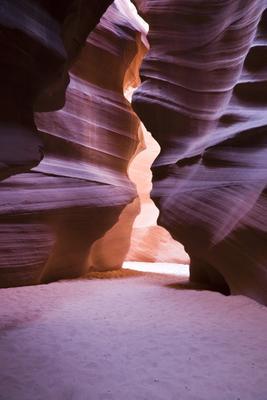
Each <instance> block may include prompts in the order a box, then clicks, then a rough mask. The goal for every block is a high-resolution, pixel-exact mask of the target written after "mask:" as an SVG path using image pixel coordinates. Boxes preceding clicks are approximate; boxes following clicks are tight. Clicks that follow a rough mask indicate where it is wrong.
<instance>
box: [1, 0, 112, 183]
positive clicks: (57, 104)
mask: <svg viewBox="0 0 267 400" xmlns="http://www.w3.org/2000/svg"><path fill="white" fill-rule="evenodd" d="M111 2H112V0H101V1H97V0H95V1H93V2H90V4H89V3H88V2H86V1H77V0H66V1H61V0H60V1H59V2H51V1H44V0H37V1H33V0H12V1H8V0H1V1H0V8H1V13H0V43H1V49H2V54H3V56H2V58H1V62H0V71H1V95H0V121H1V124H0V180H2V179H5V178H6V177H8V176H11V175H13V174H16V173H19V172H24V171H27V170H30V169H31V168H32V167H34V166H36V165H37V164H39V162H40V161H41V159H42V157H43V144H42V141H41V138H40V135H38V134H37V129H36V126H35V123H34V119H33V108H34V107H37V108H40V107H41V108H42V107H43V106H44V104H45V107H46V109H50V110H51V109H55V108H61V107H62V106H63V104H64V93H65V90H66V85H67V83H68V76H67V70H68V68H69V66H70V65H71V63H72V62H73V60H74V58H75V56H76V55H77V53H78V51H79V50H80V47H81V46H82V44H83V43H84V41H85V39H86V37H87V35H88V33H89V32H90V30H92V29H93V28H94V27H95V25H96V24H97V23H98V21H99V19H100V17H101V15H102V14H103V12H104V11H105V10H106V8H107V7H108V6H109V5H110V4H111ZM59 82H60V83H59ZM55 88H57V89H56V90H55ZM59 88H60V89H59ZM52 103H53V104H52ZM34 104H36V105H35V106H34Z"/></svg>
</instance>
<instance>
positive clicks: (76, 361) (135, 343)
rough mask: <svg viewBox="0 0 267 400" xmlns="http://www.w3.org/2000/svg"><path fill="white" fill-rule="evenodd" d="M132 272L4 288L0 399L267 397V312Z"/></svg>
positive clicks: (180, 280)
mask: <svg viewBox="0 0 267 400" xmlns="http://www.w3.org/2000/svg"><path fill="white" fill-rule="evenodd" d="M185 280H186V278H185V277H184V276H181V277H179V276H174V275H159V274H155V273H143V272H137V271H130V270H122V271H118V272H114V273H107V274H106V275H105V274H103V273H102V274H100V273H95V274H94V275H93V276H91V277H90V278H88V279H80V280H73V281H61V282H57V283H52V284H49V285H41V286H32V287H21V288H10V289H1V290H0V302H1V311H0V317H1V319H0V321H1V322H0V363H1V370H0V399H1V400H135V399H136V400H267V308H265V307H264V306H262V305H260V304H257V303H256V302H254V301H253V300H250V299H248V298H246V297H243V296H235V297H234V296H233V297H225V296H223V295H221V294H219V293H215V292H210V291H207V290H193V289H192V288H190V287H189V286H188V285H187V283H186V282H185Z"/></svg>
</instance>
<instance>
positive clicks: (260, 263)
mask: <svg viewBox="0 0 267 400" xmlns="http://www.w3.org/2000/svg"><path fill="white" fill-rule="evenodd" d="M196 3H198V4H196ZM135 4H136V5H137V7H138V8H139V11H140V13H141V15H142V16H143V17H144V19H145V20H146V21H147V22H148V23H149V26H150V30H149V35H148V40H149V43H150V46H151V49H150V51H149V53H148V55H147V57H146V58H145V60H144V62H143V64H142V68H141V78H142V81H143V83H142V85H141V87H140V88H139V89H138V90H137V91H136V92H135V94H134V98H133V105H134V109H135V110H136V112H137V113H138V115H139V116H140V118H141V120H142V121H143V122H144V124H145V125H146V127H147V129H148V130H149V131H150V132H151V133H152V134H153V136H154V137H155V139H156V140H157V141H158V142H159V144H160V146H161V153H160V155H159V156H158V157H157V159H156V161H155V162H154V165H153V176H154V185H153V199H154V200H155V202H156V204H157V206H158V207H159V209H160V216H159V223H160V224H161V225H162V226H164V227H165V228H167V229H168V230H169V232H171V234H172V236H173V237H174V238H175V239H177V240H179V241H180V242H181V243H183V244H184V245H185V249H186V251H187V252H188V253H189V255H190V257H191V260H192V261H191V279H192V280H201V281H209V282H210V283H212V284H213V285H214V286H217V287H219V288H224V289H225V290H226V291H227V290H228V286H229V288H230V290H231V293H234V294H245V295H248V296H251V297H253V298H255V299H257V300H259V301H262V302H267V292H266V284H267V264H266V259H267V253H266V251H267V247H266V190H265V188H266V178H267V176H266V175H267V174H266V129H267V128H266V122H267V119H266V99H267V95H266V78H267V68H266V67H267V64H266V60H267V59H266V48H267V47H266V39H267V38H266V34H267V30H266V11H265V12H264V13H263V11H264V8H265V6H266V3H265V1H258V0H252V1H251V0H250V1H247V0H246V1H233V0H224V1H220V2H217V1H206V0H204V1H201V2H196V1H185V0H181V1H177V0H164V1H163V0H158V1H153V0H136V1H135ZM261 18H262V19H261ZM260 19H261V21H260Z"/></svg>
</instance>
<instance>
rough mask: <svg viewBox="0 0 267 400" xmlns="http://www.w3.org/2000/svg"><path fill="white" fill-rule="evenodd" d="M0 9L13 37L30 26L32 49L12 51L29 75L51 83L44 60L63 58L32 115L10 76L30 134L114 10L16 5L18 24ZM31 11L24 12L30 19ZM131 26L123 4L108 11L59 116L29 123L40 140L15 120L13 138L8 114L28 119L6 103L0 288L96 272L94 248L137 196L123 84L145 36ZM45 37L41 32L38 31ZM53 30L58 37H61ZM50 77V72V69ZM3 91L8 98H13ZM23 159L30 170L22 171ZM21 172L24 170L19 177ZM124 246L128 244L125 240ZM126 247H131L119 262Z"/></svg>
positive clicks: (131, 120) (133, 123) (132, 128)
mask: <svg viewBox="0 0 267 400" xmlns="http://www.w3.org/2000/svg"><path fill="white" fill-rule="evenodd" d="M4 3H5V8H4V10H5V9H7V15H11V17H12V18H11V17H10V18H11V19H12V23H13V24H14V26H15V27H16V29H17V31H18V33H17V34H20V33H21V32H22V31H23V27H22V26H20V20H21V21H22V20H23V16H25V18H26V17H27V18H30V19H31V21H29V24H28V25H27V26H28V28H29V27H30V28H29V29H32V30H33V31H32V30H29V31H27V32H26V33H27V35H28V36H27V38H28V37H29V40H30V43H28V42H27V40H26V39H25V38H24V36H23V35H21V41H22V44H21V46H18V48H19V49H18V51H22V52H23V51H24V47H23V46H24V45H25V46H26V47H27V51H28V58H32V62H33V63H34V65H33V66H32V68H33V69H34V72H38V73H39V69H38V66H36V65H35V64H36V63H37V61H38V62H39V63H40V68H41V67H42V68H43V70H44V73H47V74H48V75H49V70H47V65H49V63H50V61H51V63H52V61H53V58H51V55H50V51H52V50H53V51H54V50H55V49H54V47H55V46H58V47H56V49H58V48H60V49H61V50H62V58H60V60H59V61H60V62H59V66H60V68H59V69H58V70H56V71H55V74H56V73H57V74H58V76H59V79H58V80H57V79H56V78H57V76H53V77H52V76H51V77H50V76H49V82H48V81H43V80H41V82H42V85H43V88H42V89H43V90H39V88H38V90H36V93H35V96H34V97H31V101H30V102H29V103H30V105H29V104H28V102H27V101H26V100H25V98H24V96H23V95H21V96H18V95H17V93H18V91H19V90H20V83H21V81H22V76H20V75H18V74H16V73H15V72H16V70H17V69H18V66H17V65H16V64H14V68H13V71H10V77H11V78H12V79H13V77H14V79H17V81H16V82H15V83H14V86H15V85H17V87H16V91H14V92H12V91H11V92H10V94H12V96H11V100H10V104H11V102H13V101H15V100H16V99H17V98H18V99H21V104H22V103H23V102H24V101H25V106H26V105H27V107H28V106H29V109H30V113H31V122H30V123H31V126H33V127H34V123H33V119H32V112H33V108H34V109H36V110H39V111H44V110H45V111H49V110H53V109H55V108H58V107H60V106H61V102H62V101H64V91H65V89H64V87H66V81H67V78H66V76H67V74H66V72H67V70H68V68H69V66H70V65H71V63H73V61H74V58H75V57H76V55H77V54H78V51H79V50H80V47H81V44H82V42H83V41H84V40H85V39H86V37H87V35H88V32H89V31H90V30H92V29H93V28H94V27H95V25H96V23H97V22H98V21H99V18H100V16H101V15H102V14H103V12H104V11H105V10H106V8H107V6H108V5H109V4H110V3H111V1H102V2H101V1H93V2H85V1H84V2H78V1H77V2H75V1H73V2H65V3H64V2H62V7H59V10H61V11H62V10H63V9H64V7H63V3H64V4H67V3H71V4H69V7H68V8H67V10H66V14H65V16H64V18H63V17H62V15H61V14H60V18H59V17H58V16H57V15H55V13H54V12H52V11H53V10H54V9H53V6H51V7H52V9H48V10H47V9H45V8H44V7H43V3H44V4H47V2H43V3H42V2H27V1H25V2H18V4H17V5H16V2H14V5H16V12H17V13H18V15H17V14H16V13H15V11H14V10H13V9H11V10H10V8H12V7H13V2H12V7H11V5H10V4H8V3H7V2H4ZM51 4H52V2H51ZM28 6H29V7H31V9H27V7H28ZM56 8H57V6H56ZM54 11H55V10H54ZM123 11H124V12H123ZM23 12H24V14H23ZM9 13H10V14H9ZM44 15H45V16H46V17H47V19H45V17H44ZM19 17H20V19H19ZM39 17H40V18H41V17H42V18H43V19H42V22H43V25H40V21H39V19H38V18H39ZM136 18H137V14H136ZM136 18H135V16H132V19H129V17H128V16H127V10H125V7H123V2H120V1H117V2H116V3H114V4H113V5H112V6H111V7H110V8H109V9H108V11H107V12H106V14H105V15H104V16H103V18H102V19H101V22H100V23H99V24H98V25H97V27H96V28H95V29H94V31H93V32H92V33H91V35H90V36H89V37H88V38H87V40H86V43H85V45H84V47H83V49H82V52H81V54H80V55H79V57H78V58H77V60H76V61H75V63H74V65H73V67H72V69H71V73H70V84H69V86H68V89H67V92H66V104H65V106H64V108H63V109H62V110H61V111H58V112H46V113H36V118H35V123H36V125H37V127H38V131H39V133H38V134H36V132H35V131H36V129H35V128H34V132H33V130H32V131H31V132H30V133H29V125H27V129H28V130H27V132H26V133H25V131H24V130H23V129H21V126H24V125H23V121H21V120H20V121H19V123H20V125H19V128H18V130H16V129H15V130H14V129H13V128H14V126H13V125H12V124H13V122H14V121H15V118H14V113H13V114H12V112H13V111H14V112H19V113H20V115H23V116H25V114H24V108H22V109H21V108H20V105H17V104H13V103H12V107H11V105H10V104H9V105H10V107H11V110H13V111H12V112H10V115H9V114H5V115H7V117H8V118H9V117H10V121H8V123H7V125H4V126H3V129H4V128H5V130H3V132H2V131H1V135H0V137H1V140H2V142H1V151H2V153H1V156H2V157H1V160H3V162H2V161H1V162H2V164H1V167H3V168H2V175H1V177H2V179H3V178H7V176H8V175H13V176H10V177H9V178H7V179H5V180H3V181H2V182H1V183H0V191H1V205H0V282H1V286H2V287H3V286H14V285H26V284H34V283H40V282H49V281H51V280H55V279H60V278H70V277H76V276H80V275H83V274H85V273H86V272H87V271H88V269H90V267H92V266H93V267H94V266H95V265H91V264H92V263H93V264H97V265H96V267H97V266H98V264H100V262H99V256H97V254H96V256H95V257H93V261H92V257H91V258H90V257H89V253H90V248H91V246H92V244H93V243H94V242H95V241H96V240H97V239H99V238H101V237H102V236H103V235H104V234H105V232H106V231H107V230H109V229H110V228H112V226H113V225H114V224H115V223H116V221H117V220H118V218H119V216H120V214H121V212H122V210H123V209H124V208H125V207H126V206H127V205H128V204H129V203H131V202H132V201H133V200H134V199H135V198H136V196H137V194H136V189H135V186H134V185H133V184H132V183H131V182H130V181H129V179H128V176H127V168H128V164H129V161H130V160H131V158H132V157H133V155H134V154H135V152H136V149H137V145H138V143H139V137H138V129H139V120H138V118H137V117H136V115H135V114H134V113H133V111H132V109H131V106H130V104H129V102H128V101H127V100H126V99H125V97H124V95H123V91H124V88H125V86H127V84H128V83H127V81H128V80H131V79H133V77H132V75H133V71H132V69H133V67H131V65H132V63H134V65H135V64H136V60H135V59H136V57H137V55H138V54H139V52H144V50H143V48H144V44H143V43H142V32H141V30H142V29H141V28H140V26H139V25H138V20H137V19H136ZM51 21H52V22H51ZM4 23H5V21H4V20H3V21H2V24H4ZM23 26H24V25H23ZM53 26H56V27H57V35H56V37H57V38H58V42H60V45H59V44H58V42H56V39H55V37H54V36H55V35H54V36H53V35H52V33H51V31H52V28H53ZM42 27H43V29H46V30H45V31H43V30H42ZM60 27H61V32H62V33H61V35H58V31H60ZM25 29H26V28H25ZM35 29H36V32H37V33H36V32H35ZM50 30H51V31H50ZM12 32H13V31H12ZM35 33H36V35H37V34H38V35H39V36H40V37H39V36H38V40H39V39H40V41H44V42H45V45H46V46H47V52H46V53H45V54H46V56H47V59H46V60H43V59H42V58H41V59H39V58H37V54H39V52H40V54H42V47H41V45H40V43H39V42H38V40H37V39H36V38H35V36H34V34H35ZM48 34H51V35H52V36H51V35H50V36H49V35H48ZM25 35H26V34H25ZM42 35H43V36H42ZM47 35H48V37H47ZM59 37H60V38H61V41H60V40H59ZM24 39H25V41H24ZM48 39H49V40H48ZM50 39H51V40H50ZM14 40H15V39H14ZM32 41H33V43H32ZM8 45H9V46H10V47H11V48H8V49H7V50H6V53H7V60H8V61H9V58H10V64H12V62H13V63H15V62H16V60H17V58H15V56H16V54H13V50H14V52H15V51H17V47H16V43H15V42H14V41H13V38H12V37H11V38H10V40H9V41H8ZM12 46H13V47H14V49H13V47H12ZM53 46H54V47H53ZM56 54H57V53H56ZM42 63H44V64H42ZM9 66H10V65H8V66H7V68H8V67H9ZM24 67H25V68H26V70H27V71H26V72H27V74H28V75H27V76H28V80H29V81H30V82H33V83H34V84H35V82H36V79H37V78H36V77H35V75H34V76H33V77H31V71H29V70H28V69H27V68H28V63H26V61H25V65H24ZM130 67H131V68H130ZM51 70H53V72H54V69H53V68H52V67H51ZM129 70H131V73H128V71H129ZM59 71H61V72H60V73H59ZM11 72H12V74H11ZM11 78H10V79H11ZM40 78H41V76H39V81H40ZM52 78H53V79H52ZM5 79H6V77H5ZM23 82H25V85H26V86H27V87H26V88H25V91H28V90H29V83H28V81H27V80H24V81H23ZM8 83H9V82H7V90H10V88H9V86H8ZM64 85H65V86H64ZM37 94H38V95H37ZM3 101H4V99H3ZM27 122H28V121H27ZM6 126H7V127H8V130H7V129H6ZM9 128H10V129H9ZM1 129H2V128H1ZM11 135H13V136H12V139H13V140H11V138H10V136H11ZM25 135H26V136H25ZM27 135H28V136H29V141H28V140H27V137H28V136H27ZM2 143H3V146H4V147H2ZM35 143H37V144H36V146H35ZM40 143H42V145H40ZM33 145H34V146H35V147H34V146H33ZM5 146H6V147H5ZM41 146H42V147H43V148H44V149H45V156H44V158H43V161H42V162H41V163H40V165H38V167H36V168H35V169H34V170H31V171H30V172H27V173H21V174H19V175H14V173H15V174H17V173H18V172H21V171H22V170H24V169H25V170H26V169H28V168H29V167H31V166H33V165H34V164H36V163H38V161H39V160H40V158H38V157H33V155H34V153H33V150H34V151H36V149H38V151H39V149H40V147H41ZM21 152H23V155H24V154H25V159H24V158H23V157H22V158H20V157H21V154H22V153H21ZM38 154H39V153H38ZM5 157H6V158H5ZM12 157H13V158H12ZM26 159H27V160H26ZM30 159H31V160H33V159H34V162H28V161H29V160H30ZM25 160H26V161H25ZM24 161H25V162H24ZM18 165H19V166H20V165H21V166H22V169H20V168H17V166H18ZM13 167H14V168H13ZM3 171H4V172H3ZM138 211H139V206H138V202H137V203H136V202H135V204H134V209H132V211H131V213H132V214H134V217H135V215H136V214H137V213H138ZM132 220H133V218H132ZM128 224H129V225H130V224H131V221H130V222H129V221H128ZM127 240H128V242H129V235H128V238H126V241H127ZM128 247H129V243H128V244H127V246H125V250H124V252H123V255H125V254H126V252H127V250H128ZM107 251H108V249H107ZM115 264H116V262H115ZM112 267H114V265H112Z"/></svg>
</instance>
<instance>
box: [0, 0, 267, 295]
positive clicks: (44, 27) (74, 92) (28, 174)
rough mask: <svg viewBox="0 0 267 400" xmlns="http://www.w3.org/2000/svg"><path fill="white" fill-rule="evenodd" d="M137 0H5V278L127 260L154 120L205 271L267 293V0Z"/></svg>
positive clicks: (187, 238)
mask: <svg viewBox="0 0 267 400" xmlns="http://www.w3.org/2000/svg"><path fill="white" fill-rule="evenodd" d="M132 3H134V4H135V6H136V8H137V10H138V13H139V15H138V14H137V12H136V9H135V7H134V6H133V4H132ZM132 3H131V2H130V1H126V0H115V1H114V2H113V1H112V0H91V1H90V2H89V1H85V0H68V1H66V0H64V1H63V0H60V1H59V0H58V1H56V2H53V1H49V0H35V1H33V0H12V1H8V0H0V10H1V12H0V26H1V30H0V32H1V35H0V41H1V46H2V57H1V61H0V71H1V93H0V98H1V104H0V105H1V107H0V121H1V124H0V180H1V182H0V286H1V287H9V286H17V285H30V284H37V283H45V282H50V281H53V280H56V279H62V278H74V277H79V276H82V275H84V274H86V273H87V272H88V271H89V270H91V269H94V270H105V269H106V270H108V269H117V268H120V267H121V265H122V262H123V260H124V259H125V257H126V254H127V252H128V249H129V246H130V240H131V234H132V226H133V222H134V219H135V217H136V216H137V215H138V213H139V210H140V198H139V197H138V194H137V191H136V187H135V185H134V184H133V182H131V181H130V179H129V177H128V169H129V166H130V165H131V162H132V161H133V159H134V157H135V156H136V155H137V154H138V152H140V151H142V150H143V149H144V147H145V144H144V128H143V127H142V124H141V123H140V120H141V121H142V123H143V124H144V126H145V127H146V129H147V130H148V131H149V132H150V133H151V134H152V136H153V137H154V138H155V139H156V141H157V142H158V143H159V145H160V153H159V154H158V156H157V157H156V159H155V161H154V162H153V165H152V174H153V188H152V193H151V197H152V199H153V200H154V202H155V204H156V205H157V207H158V209H159V218H158V224H159V225H161V227H164V228H166V230H167V231H168V232H169V233H170V234H171V236H172V237H173V238H174V239H175V240H177V241H179V242H180V243H182V244H183V245H184V246H185V250H186V251H187V253H188V254H189V256H190V279H191V280H192V281H198V282H201V283H205V284H206V283H208V284H209V285H211V286H213V287H214V288H218V289H219V290H223V291H225V292H228V291H229V290H230V292H231V293H232V294H243V295H247V296H250V297H252V298H254V299H256V300H258V301H260V302H262V303H267V245H266V238H267V233H266V231H267V199H266V194H267V191H266V182H267V148H266V146H267V114H266V106H267V11H266V9H267V3H266V0H242V1H241V0H222V1H220V2H218V1H216V0H212V1H210V0H200V1H198V0H136V1H133V2H132ZM140 16H141V17H142V18H143V21H142V19H141V18H140ZM144 21H145V22H146V23H147V24H148V26H149V31H148V26H147V25H146V23H145V22H144ZM147 31H148V32H147ZM133 88H136V90H135V91H134V93H133V96H132V102H131V103H130V102H129V101H128V100H129V96H127V93H129V92H130V93H131V92H132V90H133ZM127 98H128V100H127ZM141 173H142V172H141ZM143 173H144V179H147V178H145V177H147V176H148V175H147V174H149V172H148V171H144V172H143ZM157 229H162V228H159V227H157ZM157 232H158V231H157ZM159 232H160V231H159ZM164 232H165V235H166V231H164ZM159 234H160V233H157V235H159ZM155 240H156V239H155ZM157 240H158V237H157ZM164 240H165V239H164ZM166 240H167V243H169V246H170V248H172V249H173V246H174V244H173V242H172V241H171V239H170V238H168V239H166Z"/></svg>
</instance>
